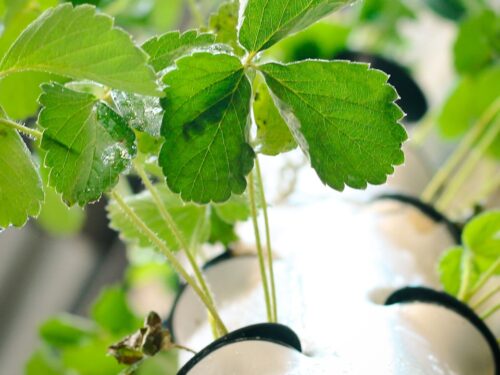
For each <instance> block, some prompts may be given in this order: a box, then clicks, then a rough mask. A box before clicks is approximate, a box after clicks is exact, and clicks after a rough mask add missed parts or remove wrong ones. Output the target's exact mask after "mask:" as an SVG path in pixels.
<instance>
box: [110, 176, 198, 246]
mask: <svg viewBox="0 0 500 375" xmlns="http://www.w3.org/2000/svg"><path fill="white" fill-rule="evenodd" d="M157 189H158V191H159V193H160V196H161V198H162V200H163V203H164V205H165V207H166V209H167V210H168V211H169V213H170V214H171V215H172V217H173V219H174V221H175V223H176V224H177V226H178V228H179V230H180V231H181V233H182V234H183V235H184V238H185V239H186V240H187V241H188V242H190V240H191V239H192V238H193V236H194V235H195V233H196V234H197V235H198V236H199V237H197V241H199V242H204V241H205V240H206V239H207V236H208V229H207V228H202V229H201V230H198V227H199V224H200V223H201V224H203V223H205V222H206V219H205V215H206V213H205V208H204V207H202V206H198V205H195V204H185V203H183V202H182V200H181V199H180V198H179V197H178V196H177V195H175V194H172V193H171V192H170V191H169V190H168V189H167V187H166V186H164V185H158V186H157ZM125 201H126V202H127V204H129V205H130V206H131V207H132V208H133V210H134V211H135V213H136V214H137V215H138V216H139V217H140V218H141V219H142V220H143V221H144V223H146V225H147V226H148V227H149V228H150V229H151V230H152V231H153V232H155V233H156V234H157V235H158V237H160V238H161V239H162V240H163V241H165V243H166V244H167V245H168V246H169V248H170V249H172V250H174V251H176V250H179V244H178V243H177V241H176V239H175V237H174V235H173V233H172V232H171V231H170V228H169V227H168V225H167V224H166V223H165V221H164V220H163V218H162V216H161V214H160V211H159V210H158V208H157V207H156V205H155V202H154V200H153V198H152V197H151V194H150V193H149V192H148V191H144V192H142V193H141V194H138V195H134V196H129V197H126V198H125ZM107 210H108V217H109V219H110V221H111V223H110V227H111V228H113V229H115V230H116V231H118V232H120V237H121V238H122V239H123V240H125V241H127V242H128V243H131V244H137V245H139V246H141V247H148V246H151V243H150V241H149V237H147V236H145V235H144V234H143V233H142V232H141V231H140V230H139V229H138V228H137V227H136V226H135V225H134V224H133V223H131V222H130V221H129V220H128V219H127V217H126V216H124V215H123V212H122V211H121V209H120V207H119V206H118V205H117V204H116V202H113V201H112V202H111V203H110V204H109V205H108V207H107Z"/></svg>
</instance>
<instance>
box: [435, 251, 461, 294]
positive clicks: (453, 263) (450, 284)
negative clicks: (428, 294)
mask: <svg viewBox="0 0 500 375" xmlns="http://www.w3.org/2000/svg"><path fill="white" fill-rule="evenodd" d="M462 255H463V248H462V247H460V246H456V247H453V248H451V249H449V250H447V251H446V252H445V253H444V254H443V256H442V257H441V259H440V260H439V266H438V272H439V279H440V281H441V284H442V285H443V287H444V290H446V292H448V293H449V294H451V295H453V296H456V295H457V294H458V291H459V290H460V283H461V277H462V276H461V275H462Z"/></svg>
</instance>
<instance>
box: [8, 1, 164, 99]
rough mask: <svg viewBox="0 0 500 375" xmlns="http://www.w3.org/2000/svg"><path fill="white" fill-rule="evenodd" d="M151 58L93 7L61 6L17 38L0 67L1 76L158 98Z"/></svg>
mask: <svg viewBox="0 0 500 375" xmlns="http://www.w3.org/2000/svg"><path fill="white" fill-rule="evenodd" d="M146 63H147V55H146V54H145V53H144V52H143V51H142V50H141V49H139V48H138V47H136V46H135V45H134V43H133V42H132V40H131V38H130V35H128V34H127V33H126V32H125V31H123V30H121V29H117V28H115V27H113V21H112V18H110V17H109V16H106V15H104V14H97V13H96V11H95V8H94V7H92V6H89V5H82V6H78V7H73V6H72V5H71V4H67V3H66V4H62V5H60V6H58V7H56V8H51V9H49V10H47V11H46V12H44V13H43V14H42V15H41V16H40V17H39V18H37V19H36V20H35V21H34V22H33V23H31V24H30V25H29V26H28V28H27V29H25V31H24V32H23V33H22V34H21V35H20V36H19V37H18V38H17V39H16V41H15V42H14V44H13V45H12V46H11V48H10V49H9V51H8V52H7V53H6V55H5V56H4V58H3V60H2V61H1V63H0V77H1V76H2V75H4V76H5V75H8V74H12V73H16V72H22V71H41V72H47V73H53V74H57V75H61V76H65V77H69V78H73V79H89V80H93V81H96V82H99V83H102V84H104V85H106V86H109V87H112V88H116V89H119V90H123V91H130V92H135V93H138V94H143V95H159V94H160V92H159V91H158V88H157V84H156V77H155V74H154V72H153V71H152V69H151V68H150V67H149V66H148V65H147V64H146Z"/></svg>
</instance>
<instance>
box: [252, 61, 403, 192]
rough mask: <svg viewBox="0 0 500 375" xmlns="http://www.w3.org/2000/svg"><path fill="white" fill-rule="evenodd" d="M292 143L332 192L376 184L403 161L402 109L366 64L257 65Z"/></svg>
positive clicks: (378, 74)
mask: <svg viewBox="0 0 500 375" xmlns="http://www.w3.org/2000/svg"><path fill="white" fill-rule="evenodd" d="M260 69H261V70H262V72H263V73H264V75H265V78H266V81H267V83H268V85H269V87H270V88H271V91H272V93H273V94H274V95H275V96H276V98H277V99H278V100H279V104H280V107H281V108H280V109H281V110H282V113H283V114H284V116H283V117H284V118H285V119H286V120H287V121H288V125H289V127H291V129H292V133H293V134H294V136H295V138H296V139H297V142H298V143H299V145H300V146H301V147H302V149H303V150H304V152H306V153H307V154H308V155H309V157H310V160H311V165H312V167H313V168H314V169H315V170H316V172H317V173H318V175H319V177H320V179H321V180H322V181H323V182H324V183H326V184H327V185H329V186H331V187H332V188H334V189H336V190H343V189H344V185H348V186H351V187H353V188H365V187H366V185H367V183H371V184H381V183H383V182H385V181H386V178H387V175H389V174H391V173H393V171H394V168H393V166H394V165H398V164H401V163H403V160H404V155H403V152H402V151H401V145H402V143H403V142H404V141H405V139H406V138H407V136H406V132H405V130H404V129H403V127H402V126H401V125H400V124H399V123H398V121H399V120H400V119H401V118H402V117H403V112H402V111H401V110H400V109H399V107H398V106H397V105H396V104H394V101H395V100H396V99H397V97H398V95H397V93H396V91H395V90H394V88H393V87H392V86H390V85H389V84H387V78H388V77H387V75H386V74H385V73H383V72H381V71H377V70H372V69H369V68H368V65H366V64H357V63H356V64H353V63H349V62H345V61H331V62H328V61H304V62H299V63H293V64H288V65H282V64H277V63H271V64H266V65H263V66H261V67H260Z"/></svg>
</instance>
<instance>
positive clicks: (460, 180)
mask: <svg viewBox="0 0 500 375" xmlns="http://www.w3.org/2000/svg"><path fill="white" fill-rule="evenodd" d="M499 132H500V120H499V121H496V122H494V123H493V124H492V125H491V126H490V127H489V128H488V130H487V132H486V133H485V134H484V136H483V137H482V139H481V141H480V142H479V143H478V144H477V147H476V149H475V150H474V151H473V152H471V154H470V155H469V157H467V159H466V160H465V162H464V164H463V165H462V167H461V168H460V170H459V171H458V172H457V174H456V175H455V176H454V177H453V179H452V180H451V181H450V183H449V184H448V186H447V188H446V190H445V191H444V192H443V194H442V195H441V197H440V198H439V199H438V201H437V202H436V208H437V209H438V210H441V211H444V210H446V208H448V206H449V205H450V203H451V202H452V201H453V199H454V198H455V196H456V194H457V193H458V191H459V190H460V188H461V187H462V185H463V184H464V183H465V181H467V178H468V177H469V176H470V174H471V173H472V172H473V171H474V168H476V165H477V163H478V162H479V161H480V160H481V157H482V156H483V154H484V153H485V152H486V150H487V148H488V147H490V145H491V144H492V143H493V141H494V140H495V138H496V136H497V135H498V133H499Z"/></svg>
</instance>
